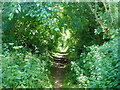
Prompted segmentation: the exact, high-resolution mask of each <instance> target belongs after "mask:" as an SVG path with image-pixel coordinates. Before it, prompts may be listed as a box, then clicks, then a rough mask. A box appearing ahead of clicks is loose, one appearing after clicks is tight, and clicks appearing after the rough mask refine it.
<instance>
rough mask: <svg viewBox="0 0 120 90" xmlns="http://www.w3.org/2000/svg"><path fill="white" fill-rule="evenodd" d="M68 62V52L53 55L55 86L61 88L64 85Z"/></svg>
mask: <svg viewBox="0 0 120 90" xmlns="http://www.w3.org/2000/svg"><path fill="white" fill-rule="evenodd" d="M66 63H67V59H66V54H58V55H56V56H55V55H54V56H53V67H52V76H53V78H54V88H60V87H61V86H62V80H63V79H64V76H65V68H64V66H65V65H66Z"/></svg>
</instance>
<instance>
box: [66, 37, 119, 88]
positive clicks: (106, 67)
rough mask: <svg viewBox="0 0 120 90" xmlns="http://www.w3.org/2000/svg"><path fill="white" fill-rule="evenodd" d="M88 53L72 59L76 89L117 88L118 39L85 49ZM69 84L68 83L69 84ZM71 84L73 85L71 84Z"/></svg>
mask: <svg viewBox="0 0 120 90" xmlns="http://www.w3.org/2000/svg"><path fill="white" fill-rule="evenodd" d="M86 50H87V51H88V53H85V52H84V53H81V55H80V56H77V57H76V58H72V61H71V72H73V73H72V75H71V74H70V76H69V77H68V78H67V79H70V78H71V77H72V76H74V78H75V77H76V79H75V80H74V81H75V82H76V83H77V86H78V87H89V88H106V87H107V88H113V87H114V88H115V87H119V78H118V77H119V63H118V60H119V59H118V37H116V36H115V37H114V38H113V39H112V40H110V41H109V42H105V43H104V44H103V45H101V46H98V45H92V46H88V47H86ZM69 83H70V82H69ZM71 84H73V85H74V83H73V82H71Z"/></svg>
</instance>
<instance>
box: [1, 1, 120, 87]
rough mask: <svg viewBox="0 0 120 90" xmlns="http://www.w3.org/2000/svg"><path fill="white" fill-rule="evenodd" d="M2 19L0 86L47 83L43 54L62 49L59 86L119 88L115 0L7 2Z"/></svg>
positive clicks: (47, 65)
mask: <svg viewBox="0 0 120 90" xmlns="http://www.w3.org/2000/svg"><path fill="white" fill-rule="evenodd" d="M2 19H3V25H2V26H3V37H2V41H3V46H2V49H3V56H2V63H3V64H2V80H3V87H15V88H17V87H20V88H28V87H31V88H37V87H40V88H45V87H53V86H52V82H51V81H50V78H51V76H50V75H51V74H50V73H51V72H50V67H51V65H52V62H51V61H50V57H49V56H50V54H51V53H52V52H61V51H62V50H64V49H65V50H64V51H66V52H67V53H68V54H69V62H70V63H69V64H68V66H67V70H69V72H68V73H66V79H65V80H64V82H63V83H64V86H63V87H70V86H71V87H90V88H101V87H102V88H105V87H108V88H113V87H119V78H118V76H119V62H118V61H119V58H118V38H119V34H118V32H119V28H118V25H117V20H118V3H116V2H111V3H110V2H95V3H94V2H89V3H88V2H80V3H75V2H73V3H72V2H68V3H64V2H54V3H53V2H11V3H10V2H8V3H4V4H3V9H2ZM67 33H69V34H67ZM61 48H62V49H61Z"/></svg>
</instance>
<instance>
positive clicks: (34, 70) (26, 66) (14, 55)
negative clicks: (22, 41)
mask: <svg viewBox="0 0 120 90" xmlns="http://www.w3.org/2000/svg"><path fill="white" fill-rule="evenodd" d="M5 45H6V44H3V47H4V46H5ZM6 46H8V45H6ZM6 48H7V47H6ZM6 48H5V47H4V49H5V50H6ZM12 50H15V51H12V52H10V51H9V49H7V50H6V51H4V54H3V56H2V81H3V82H2V84H3V87H5V88H47V87H49V88H51V87H52V84H51V82H50V78H49V76H50V71H49V68H50V65H51V64H50V61H49V60H48V58H47V56H44V55H42V56H36V55H33V54H31V53H30V52H28V51H25V49H24V48H22V46H13V49H12ZM21 50H22V51H21Z"/></svg>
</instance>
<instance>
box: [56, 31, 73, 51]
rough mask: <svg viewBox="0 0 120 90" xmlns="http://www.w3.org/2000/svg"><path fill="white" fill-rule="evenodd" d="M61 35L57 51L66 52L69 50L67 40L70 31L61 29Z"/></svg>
mask: <svg viewBox="0 0 120 90" xmlns="http://www.w3.org/2000/svg"><path fill="white" fill-rule="evenodd" d="M61 35H62V36H61V38H60V40H59V44H58V50H59V51H60V52H66V51H67V50H68V48H69V46H68V40H69V38H70V36H71V34H70V30H69V29H67V30H64V29H63V30H62V33H61Z"/></svg>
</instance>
